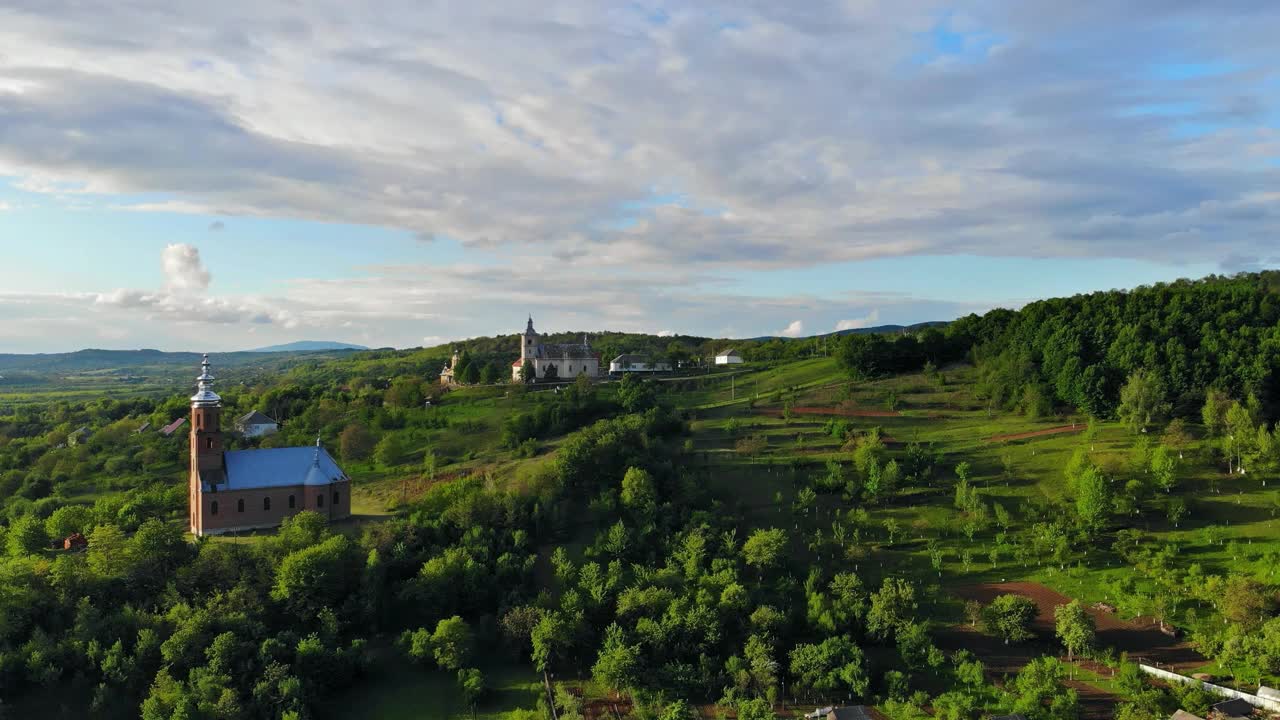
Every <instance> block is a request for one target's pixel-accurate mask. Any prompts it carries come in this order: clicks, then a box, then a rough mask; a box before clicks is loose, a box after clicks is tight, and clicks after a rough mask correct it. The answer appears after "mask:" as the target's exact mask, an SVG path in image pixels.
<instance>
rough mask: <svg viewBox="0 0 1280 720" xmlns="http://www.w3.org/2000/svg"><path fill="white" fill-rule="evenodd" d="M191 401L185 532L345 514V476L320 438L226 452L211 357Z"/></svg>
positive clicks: (348, 482) (232, 529)
mask: <svg viewBox="0 0 1280 720" xmlns="http://www.w3.org/2000/svg"><path fill="white" fill-rule="evenodd" d="M201 367H202V369H203V371H204V372H202V373H201V374H200V377H199V378H197V379H196V380H197V382H198V383H199V388H198V390H197V392H196V394H195V395H194V396H192V398H191V480H190V489H189V503H190V511H191V512H190V515H191V533H192V534H193V535H197V536H199V535H217V534H221V533H226V532H236V531H241V530H256V529H265V528H273V527H276V526H278V525H279V524H280V521H281V520H284V519H285V518H286V517H289V516H291V515H296V514H298V513H300V512H302V511H303V510H314V511H315V512H318V513H320V514H321V515H324V516H325V517H327V518H329V519H330V520H340V519H342V518H347V517H350V516H351V479H350V478H349V477H347V474H346V473H344V472H343V471H342V468H340V467H338V463H337V462H336V461H334V459H333V457H332V456H330V455H329V453H328V451H326V450H325V449H324V448H323V447H321V446H320V441H319V440H317V441H316V444H315V446H314V447H291V448H269V449H262V450H226V449H224V447H225V446H224V444H223V435H222V398H220V397H218V394H217V393H215V392H214V391H213V381H214V377H213V375H211V374H210V373H209V356H208V355H205V356H204V362H203V363H202V365H201Z"/></svg>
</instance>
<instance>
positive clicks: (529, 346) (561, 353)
mask: <svg viewBox="0 0 1280 720" xmlns="http://www.w3.org/2000/svg"><path fill="white" fill-rule="evenodd" d="M526 364H528V365H529V370H530V372H532V373H533V375H532V377H531V378H530V379H532V380H535V381H536V380H572V379H574V378H576V377H578V376H579V375H586V376H587V377H589V378H597V377H600V356H599V355H597V354H595V353H594V352H593V351H592V350H591V345H590V344H589V343H588V342H587V338H586V336H585V335H584V336H583V338H582V343H581V344H579V343H565V344H559V345H548V344H544V343H543V342H542V339H541V338H540V337H538V331H536V330H534V329H533V318H532V317H530V318H529V324H528V325H527V326H525V329H524V335H521V336H520V359H519V360H516V361H515V362H514V363H512V364H511V379H512V381H514V382H520V380H521V377H520V372H521V369H522V368H523V367H524V366H525V365H526Z"/></svg>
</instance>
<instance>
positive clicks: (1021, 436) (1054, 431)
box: [986, 423, 1088, 443]
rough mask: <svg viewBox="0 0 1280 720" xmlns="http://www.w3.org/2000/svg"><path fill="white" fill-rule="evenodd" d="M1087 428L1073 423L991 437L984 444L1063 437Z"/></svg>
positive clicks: (1082, 424) (1081, 424)
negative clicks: (1053, 436)
mask: <svg viewBox="0 0 1280 720" xmlns="http://www.w3.org/2000/svg"><path fill="white" fill-rule="evenodd" d="M1086 427H1088V426H1087V425H1085V424H1084V423H1073V424H1071V425H1060V426H1058V427H1051V428H1045V429H1043V430H1030V431H1028V432H1020V433H1009V434H1008V435H992V436H991V437H989V438H987V439H986V442H989V443H990V442H1007V441H1009V440H1026V439H1027V438H1034V437H1043V436H1045V435H1063V434H1066V433H1078V432H1084V430H1085V428H1086Z"/></svg>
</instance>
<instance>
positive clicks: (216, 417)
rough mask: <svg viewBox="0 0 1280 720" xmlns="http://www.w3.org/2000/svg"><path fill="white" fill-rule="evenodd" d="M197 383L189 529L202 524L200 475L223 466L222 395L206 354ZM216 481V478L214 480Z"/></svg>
mask: <svg viewBox="0 0 1280 720" xmlns="http://www.w3.org/2000/svg"><path fill="white" fill-rule="evenodd" d="M200 367H201V370H202V371H203V372H201V373H200V377H198V378H196V382H197V383H198V387H197V390H196V394H195V395H193V396H191V483H190V485H191V487H190V501H191V531H192V532H193V533H199V532H200V526H201V525H202V522H201V520H202V518H201V517H200V514H201V494H202V492H203V485H202V482H201V476H202V475H208V476H211V477H216V476H217V475H218V474H219V473H217V472H215V471H220V470H222V451H223V449H224V448H223V445H222V398H220V397H218V394H217V393H215V392H214V391H213V381H214V377H213V375H212V374H211V373H210V372H209V356H208V355H205V356H204V362H202V363H201V364H200ZM215 482H216V480H215Z"/></svg>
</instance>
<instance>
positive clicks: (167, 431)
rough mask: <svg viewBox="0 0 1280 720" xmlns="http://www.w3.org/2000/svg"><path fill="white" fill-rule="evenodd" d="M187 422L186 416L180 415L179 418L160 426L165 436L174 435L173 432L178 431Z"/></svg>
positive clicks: (161, 432)
mask: <svg viewBox="0 0 1280 720" xmlns="http://www.w3.org/2000/svg"><path fill="white" fill-rule="evenodd" d="M186 424H187V419H186V418H184V417H180V418H178V419H177V420H174V421H173V422H171V423H169V424H168V425H165V426H164V427H162V428H160V434H161V435H163V436H165V437H173V434H174V433H176V432H178V429H179V428H181V427H182V426H183V425H186Z"/></svg>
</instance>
